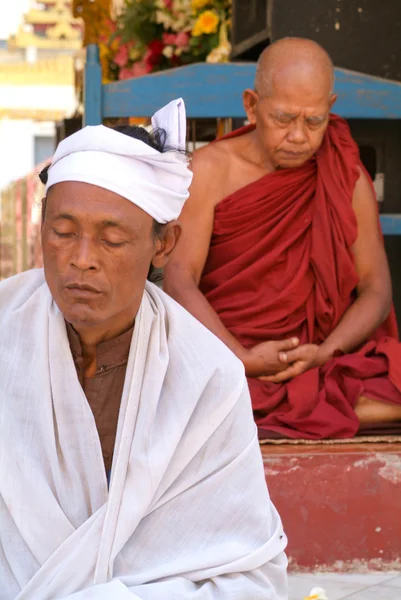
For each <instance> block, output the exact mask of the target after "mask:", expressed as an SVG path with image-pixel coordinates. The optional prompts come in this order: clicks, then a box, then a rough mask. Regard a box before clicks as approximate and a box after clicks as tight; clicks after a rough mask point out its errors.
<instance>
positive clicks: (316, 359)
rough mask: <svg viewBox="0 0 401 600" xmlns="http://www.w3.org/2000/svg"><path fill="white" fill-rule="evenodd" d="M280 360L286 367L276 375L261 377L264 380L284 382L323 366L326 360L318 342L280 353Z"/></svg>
mask: <svg viewBox="0 0 401 600" xmlns="http://www.w3.org/2000/svg"><path fill="white" fill-rule="evenodd" d="M279 360H280V362H281V363H282V364H283V365H287V367H286V368H285V369H282V370H280V371H279V372H278V373H276V374H275V375H270V376H267V377H266V376H262V377H259V379H261V380H262V381H270V382H273V383H282V382H284V381H289V380H290V379H293V378H294V377H296V376H297V375H301V373H304V372H305V371H308V370H309V369H313V368H315V367H321V366H322V365H324V363H325V362H326V359H325V358H324V356H323V353H322V351H321V346H318V345H317V344H302V345H300V346H298V348H294V349H293V350H289V351H287V352H285V351H281V352H280V353H279Z"/></svg>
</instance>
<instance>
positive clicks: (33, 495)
mask: <svg viewBox="0 0 401 600" xmlns="http://www.w3.org/2000/svg"><path fill="white" fill-rule="evenodd" d="M154 126H156V127H157V126H163V127H164V129H165V130H166V132H167V140H166V143H167V145H172V146H175V147H182V146H183V145H184V142H185V140H184V138H183V132H184V131H185V112H184V106H183V103H182V101H176V102H174V103H171V104H170V105H168V107H165V108H164V109H162V111H159V113H157V114H156V115H155V118H154ZM159 138H160V134H159ZM159 141H160V139H159ZM156 142H157V140H156ZM156 142H155V143H154V145H153V147H150V146H149V145H147V143H145V142H144V141H141V140H138V139H134V138H130V137H128V136H127V135H124V134H123V133H121V132H118V131H113V130H111V129H108V128H105V127H103V126H99V127H87V128H84V129H83V130H81V131H80V132H78V133H76V134H74V135H73V136H71V137H70V138H67V139H66V140H64V141H63V142H61V144H60V145H59V147H58V149H57V151H56V154H55V156H54V159H53V162H52V165H51V166H50V169H49V171H48V175H47V177H48V181H47V186H46V206H45V213H44V222H43V233H42V245H43V254H44V270H35V271H30V272H27V273H23V274H20V275H17V276H15V277H13V278H11V279H9V280H6V281H4V282H2V283H1V284H0V372H1V379H0V600H66V599H69V600H70V599H71V600H89V599H92V600H135V599H136V600H180V599H188V600H212V599H213V600H214V599H219V600H220V599H221V600H224V599H227V600H228V599H230V600H257V599H263V600H286V599H287V597H288V593H287V580H286V567H287V560H286V556H285V553H284V549H285V546H286V537H285V534H284V532H283V529H282V524H281V521H280V517H279V515H278V513H277V511H276V510H275V508H274V506H273V505H272V503H271V502H270V499H269V495H268V491H267V488H266V483H265V479H264V472H263V465H262V460H261V456H260V450H259V445H258V440H257V435H256V427H255V425H254V421H253V416H252V411H251V404H250V398H249V393H248V388H247V383H246V379H245V376H244V370H243V367H242V365H241V363H240V362H239V361H238V360H237V359H236V358H235V356H234V355H233V354H232V353H231V352H230V351H229V350H228V349H227V348H226V347H225V346H224V345H223V344H222V343H221V342H220V341H219V340H218V339H217V338H216V337H215V336H214V335H213V334H211V333H210V332H209V331H207V330H206V329H205V328H204V327H203V326H202V325H201V324H200V323H198V322H197V321H196V320H195V319H194V318H193V317H192V316H191V315H190V314H189V313H187V312H186V311H185V310H184V309H183V308H181V307H180V306H179V305H178V304H176V303H175V301H174V300H172V299H171V298H169V297H168V296H166V295H165V294H164V293H163V292H162V291H160V290H159V289H158V288H157V287H156V286H155V285H153V284H150V283H149V282H146V277H147V273H148V270H149V267H150V265H153V266H155V267H163V265H164V264H165V263H166V261H167V260H168V256H169V254H170V253H171V251H172V249H173V247H174V245H175V241H176V239H177V237H178V235H179V229H180V227H179V224H178V222H177V221H176V219H177V217H178V216H179V214H180V211H181V208H182V205H183V203H184V202H185V199H186V198H187V196H188V187H189V185H190V182H191V173H190V171H189V169H188V164H187V160H186V157H185V155H184V154H182V153H178V152H172V151H168V152H160V151H159V150H158V149H157V144H158V142H157V143H156ZM155 222H157V223H158V224H159V225H158V226H157V227H156V230H157V235H156V234H155ZM68 328H70V329H71V330H73V331H74V332H75V335H77V337H78V338H79V340H80V343H81V344H82V361H83V369H84V371H85V376H86V377H88V378H89V379H90V378H91V377H92V375H93V374H94V373H95V372H96V370H97V368H98V365H97V364H96V360H97V348H98V346H99V344H101V343H104V342H105V341H107V340H113V339H115V338H117V337H118V336H119V335H121V334H122V333H123V332H125V331H127V330H129V329H130V328H133V334H132V339H131V341H130V349H129V356H128V361H127V364H126V367H125V378H124V387H123V391H122V394H121V398H118V409H119V413H118V424H117V428H116V433H115V435H116V437H115V444H114V452H113V462H112V468H111V476H110V479H108V477H107V475H108V474H107V473H106V470H105V464H104V457H103V456H102V447H101V442H100V439H99V432H98V429H97V426H96V421H95V418H94V414H93V412H92V409H91V406H90V405H89V403H88V401H87V398H86V396H85V394H84V390H83V387H82V384H81V382H80V380H79V378H78V376H77V370H76V365H75V364H74V360H73V356H72V352H71V348H70V342H69V337H68V335H67V329H68ZM110 401H112V399H110Z"/></svg>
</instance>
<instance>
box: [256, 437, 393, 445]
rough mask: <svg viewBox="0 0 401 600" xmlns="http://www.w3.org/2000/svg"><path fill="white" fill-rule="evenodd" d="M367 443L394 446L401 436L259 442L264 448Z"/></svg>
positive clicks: (286, 439)
mask: <svg viewBox="0 0 401 600" xmlns="http://www.w3.org/2000/svg"><path fill="white" fill-rule="evenodd" d="M366 442H368V443H370V444H377V443H382V442H383V443H386V444H394V443H400V442H401V435H359V436H356V437H354V438H350V439H341V440H302V439H298V440H291V439H288V438H280V439H276V440H274V439H266V440H259V444H260V445H261V446H262V445H264V444H273V445H280V444H281V445H292V446H297V445H306V446H331V445H333V444H365V443H366Z"/></svg>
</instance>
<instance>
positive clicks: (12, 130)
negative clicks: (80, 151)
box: [0, 119, 55, 190]
mask: <svg viewBox="0 0 401 600" xmlns="http://www.w3.org/2000/svg"><path fill="white" fill-rule="evenodd" d="M39 135H42V136H45V135H46V136H51V137H54V136H55V125H54V123H51V122H43V123H38V122H35V121H32V120H28V119H24V120H17V119H2V120H1V121H0V190H1V189H2V188H4V187H5V186H6V185H7V184H8V183H10V182H11V181H14V180H15V179H19V178H20V177H23V176H25V175H27V174H28V173H29V172H30V171H32V169H33V168H34V167H35V164H34V162H35V161H34V137H35V136H39ZM49 158H50V157H49Z"/></svg>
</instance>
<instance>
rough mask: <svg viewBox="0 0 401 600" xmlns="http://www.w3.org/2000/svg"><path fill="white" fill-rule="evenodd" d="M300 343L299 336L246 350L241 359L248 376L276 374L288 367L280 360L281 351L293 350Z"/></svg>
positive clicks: (263, 343) (264, 343) (265, 343)
mask: <svg viewBox="0 0 401 600" xmlns="http://www.w3.org/2000/svg"><path fill="white" fill-rule="evenodd" d="M298 344H299V340H298V338H295V337H293V338H289V339H286V340H280V341H268V342H262V343H261V344H257V345H256V346H254V347H253V348H251V349H250V350H246V351H245V353H244V356H243V357H241V360H242V362H243V364H244V366H245V371H246V374H247V376H248V377H261V376H275V375H276V374H277V373H279V372H280V371H284V370H286V368H287V363H286V362H285V361H282V360H280V353H286V352H292V351H293V350H294V349H295V348H296V347H297V345H298Z"/></svg>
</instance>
